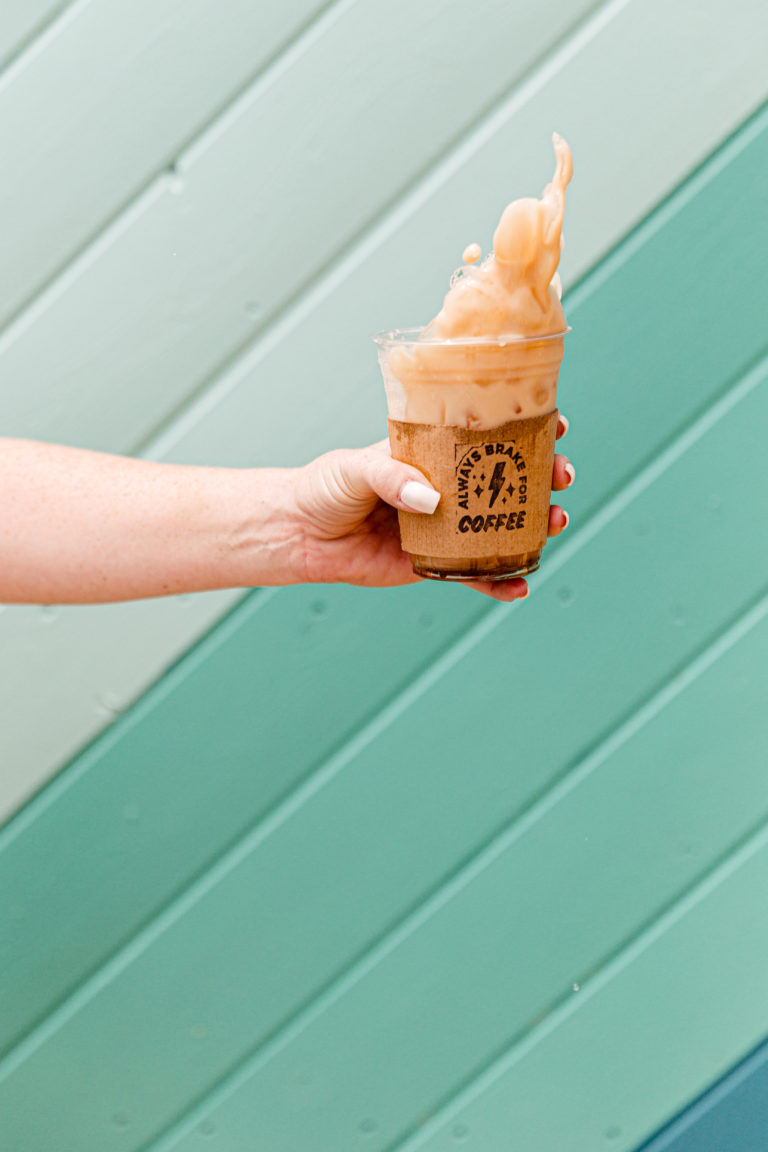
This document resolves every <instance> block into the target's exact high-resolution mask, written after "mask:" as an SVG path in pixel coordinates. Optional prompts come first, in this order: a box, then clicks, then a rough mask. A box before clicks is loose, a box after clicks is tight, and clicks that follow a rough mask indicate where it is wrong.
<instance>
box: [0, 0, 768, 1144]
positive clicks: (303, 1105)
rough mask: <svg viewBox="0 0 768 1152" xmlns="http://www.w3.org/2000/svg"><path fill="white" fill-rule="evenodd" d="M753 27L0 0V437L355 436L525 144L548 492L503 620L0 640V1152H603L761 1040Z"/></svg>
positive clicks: (375, 608) (616, 2)
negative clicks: (546, 236) (560, 464)
mask: <svg viewBox="0 0 768 1152" xmlns="http://www.w3.org/2000/svg"><path fill="white" fill-rule="evenodd" d="M746 26H749V27H750V28H751V29H752V31H753V34H752V35H750V36H745V35H744V28H745V27H746ZM660 27H663V29H664V35H663V36H660V35H659V28H660ZM761 32H762V35H761V34H760V33H761ZM766 32H768V16H766V12H765V8H764V5H763V4H762V3H757V2H756V0H752V2H747V0H729V3H728V4H727V5H726V4H725V3H724V2H720V0H718V2H715V3H712V4H710V5H708V6H707V10H706V13H702V12H701V11H700V8H699V6H698V5H695V4H693V3H692V2H691V3H686V2H682V3H680V4H675V5H674V6H669V5H667V4H666V3H661V0H644V2H642V3H641V2H640V0H612V2H609V3H604V4H594V3H587V2H583V3H580V2H577V0H558V2H557V3H553V4H550V5H547V6H544V5H538V6H532V5H523V4H521V3H519V2H517V0H515V3H512V4H510V3H508V2H505V3H501V2H500V0H483V2H482V3H480V4H478V5H474V6H472V7H471V11H470V6H468V5H458V4H456V5H448V6H446V5H445V4H444V3H440V4H438V3H437V2H436V0H434V2H432V0H428V2H424V3H421V4H419V5H416V6H414V5H412V4H411V5H408V6H406V5H404V4H403V5H402V6H401V5H400V4H399V3H394V4H393V3H392V2H391V0H390V2H389V3H387V4H384V3H383V2H378V3H377V2H375V0H357V2H356V3H354V2H352V0H336V2H335V3H330V4H317V3H316V4H312V3H310V2H309V0H304V2H300V0H290V2H289V3H284V4H281V5H280V6H279V7H278V6H277V5H268V6H267V5H253V4H251V3H246V2H245V0H225V2H223V3H222V2H219V3H216V4H214V3H213V2H212V0H193V2H189V0H187V2H186V3H182V2H181V0H153V2H151V3H150V0H138V2H136V0H134V2H132V3H129V2H128V0H90V2H88V0H77V2H75V3H72V4H62V3H57V4H51V3H47V4H45V3H42V2H38V3H36V4H29V5H22V4H19V3H11V4H9V5H6V6H4V7H3V9H2V12H1V13H0V67H2V69H3V71H2V72H0V145H1V146H2V150H3V155H4V157H6V165H5V167H6V171H7V172H9V173H10V174H11V177H10V178H9V179H7V180H4V181H3V182H2V184H1V185H0V210H2V213H3V219H4V220H5V222H6V229H5V230H4V231H5V233H6V240H5V242H4V244H5V257H4V261H3V262H2V266H0V324H2V330H1V331H0V378H1V379H2V381H3V385H2V393H1V394H0V417H1V419H2V430H3V432H4V433H5V434H11V435H22V436H35V437H37V438H40V439H51V440H65V441H67V442H70V443H78V444H83V445H89V446H93V447H100V448H104V449H110V450H114V451H121V452H128V453H134V454H141V455H145V456H148V457H152V458H158V459H160V458H162V459H171V460H178V461H186V462H193V461H194V462H198V463H205V462H209V463H222V464H236V465H243V464H259V463H263V464H272V463H287V464H290V463H299V462H301V461H303V460H306V459H309V458H310V457H311V456H312V455H314V454H316V453H317V452H319V451H322V450H324V449H326V448H329V447H332V446H334V445H339V444H354V443H364V442H366V441H369V440H373V439H377V438H379V437H380V436H381V434H382V428H383V422H384V409H383V401H382V396H381V387H380V384H379V381H378V369H377V366H376V361H375V354H374V351H373V348H372V346H371V345H370V343H369V340H368V335H369V333H370V332H372V331H375V330H376V329H378V328H382V327H385V326H388V325H393V324H408V323H417V322H419V321H421V320H425V319H427V318H428V317H429V315H430V314H431V313H433V312H434V311H435V309H436V305H437V302H439V300H440V298H441V295H442V292H443V291H444V286H445V283H446V281H447V278H448V275H449V274H450V271H451V269H452V268H453V266H454V265H455V264H456V263H457V262H458V260H459V257H460V253H461V250H462V248H463V246H464V244H465V243H466V242H468V241H469V240H474V239H477V240H478V241H480V242H481V243H482V245H483V247H484V248H487V246H488V244H489V243H490V235H491V233H492V229H493V226H494V223H495V221H496V219H497V217H498V213H499V210H500V207H501V206H503V204H504V203H506V202H507V200H509V199H510V198H511V197H513V196H516V195H520V194H526V193H535V192H537V191H539V190H540V188H541V186H542V185H543V183H544V182H545V181H546V180H547V179H548V176H549V170H550V166H551V157H550V145H549V135H550V132H551V130H552V129H553V128H557V129H558V130H559V131H560V132H562V133H563V134H564V135H565V136H566V137H567V139H568V140H569V142H570V143H571V145H572V148H573V151H574V157H575V162H576V176H575V181H574V185H573V189H572V193H573V194H572V197H571V200H570V203H569V208H568V214H567V217H566V238H567V247H566V254H565V259H564V278H565V281H566V290H567V291H566V307H567V312H568V317H569V320H570V323H571V324H572V326H573V330H574V331H573V335H572V336H571V337H570V338H569V343H568V348H567V355H566V360H565V364H564V368H563V375H562V408H563V410H564V411H565V412H566V413H567V414H568V416H569V417H570V420H571V431H570V432H569V434H568V439H567V441H566V445H567V450H568V452H569V455H570V456H571V457H572V458H573V459H574V461H575V464H576V468H577V471H578V483H577V485H576V487H575V488H574V490H573V492H572V493H570V492H569V493H568V496H567V499H566V500H564V503H565V504H566V506H567V508H568V510H569V512H570V514H571V525H570V527H569V529H568V532H567V533H565V534H564V536H563V537H562V539H560V540H558V541H557V542H553V544H551V545H550V546H549V547H548V549H547V553H546V554H545V563H544V564H543V567H542V570H541V572H540V573H539V574H538V575H537V576H536V577H535V578H534V579H533V580H532V581H531V584H532V589H533V594H532V596H531V597H530V598H529V600H528V601H526V602H525V603H523V604H517V605H511V606H500V605H496V604H494V603H492V602H491V601H489V600H486V599H484V598H481V597H479V596H474V595H471V594H470V593H467V592H466V591H465V590H464V589H460V588H456V587H446V586H437V585H434V584H424V585H421V586H418V587H411V588H408V589H401V590H391V591H381V592H378V591H376V592H370V591H362V590H355V589H350V588H344V587H306V588H293V589H285V590H276V591H259V590H257V591H254V592H251V593H248V594H245V593H243V592H232V593H225V594H217V595H212V596H198V597H188V598H173V599H169V600H163V601H157V602H145V603H139V604H132V605H114V606H106V607H100V608H93V609H89V608H77V609H61V608H57V607H56V606H46V607H30V608H11V607H7V608H5V609H4V610H0V766H1V767H2V772H1V773H0V812H2V814H3V815H4V817H5V820H6V823H5V826H4V828H3V829H1V830H0V909H2V920H1V921H0V1118H2V1119H1V1120H0V1148H1V1149H2V1152H6V1148H7V1149H8V1152H112V1150H113V1149H114V1150H115V1152H119V1150H130V1152H140V1150H141V1152H166V1150H170V1149H174V1150H179V1152H182V1150H183V1152H194V1150H196V1149H198V1148H200V1149H204V1148H206V1147H209V1148H211V1149H212V1150H214V1149H215V1150H217V1152H241V1150H242V1152H245V1150H251V1149H256V1150H258V1152H262V1150H264V1152H283V1150H284V1152H325V1150H328V1152H348V1150H350V1152H354V1150H356V1149H360V1150H361V1152H366V1150H371V1152H374V1150H379V1152H385V1150H386V1152H412V1150H413V1152H415V1150H416V1149H420V1150H421V1149H424V1150H428V1152H438V1150H443V1149H445V1150H446V1152H448V1150H453V1149H460V1148H466V1149H473V1150H474V1152H504V1150H506V1149H509V1150H510V1152H518V1150H519V1149H532V1148H542V1149H553V1150H554V1149H557V1152H597V1150H600V1149H606V1152H631V1150H633V1149H636V1148H637V1147H638V1146H639V1145H640V1144H641V1143H642V1142H643V1141H645V1140H647V1139H648V1138H649V1137H650V1136H651V1135H652V1134H653V1133H654V1132H655V1131H656V1130H657V1129H658V1128H659V1127H660V1126H661V1125H663V1124H664V1123H665V1122H666V1121H668V1120H669V1119H670V1118H671V1117H672V1116H674V1115H675V1114H676V1113H678V1112H679V1111H680V1110H681V1109H682V1108H684V1107H685V1106H686V1104H688V1103H689V1102H690V1101H691V1100H693V1099H694V1098H695V1097H697V1096H698V1095H699V1094H700V1093H701V1092H702V1091H703V1090H704V1089H706V1088H707V1086H708V1085H709V1084H711V1083H712V1082H713V1081H714V1080H716V1079H717V1078H718V1077H719V1076H721V1075H722V1074H723V1073H724V1072H725V1071H727V1069H728V1068H730V1067H731V1066H732V1065H733V1064H735V1063H736V1062H737V1061H738V1060H740V1059H741V1058H742V1057H743V1056H744V1055H745V1054H746V1053H747V1052H749V1051H750V1050H751V1049H752V1048H754V1046H755V1045H756V1044H758V1043H759V1042H760V1041H761V1040H763V1039H764V1038H765V1037H766V1036H768V969H766V966H765V964H764V956H765V951H766V947H767V946H768V924H767V923H766V921H765V917H764V905H765V897H764V893H765V890H766V883H767V882H768V788H767V787H766V783H765V780H766V772H765V769H766V760H767V759H768V757H767V756H766V746H767V742H766V736H768V719H767V718H766V708H765V697H766V692H765V671H764V670H765V666H766V657H768V619H766V614H767V611H768V599H767V598H766V593H767V592H768V581H767V578H766V559H767V558H768V554H767V552H766V546H765V537H764V534H763V532H762V531H761V530H760V527H761V524H762V523H763V521H764V519H765V512H766V502H765V499H764V498H763V497H762V495H761V493H762V489H763V471H764V469H763V463H762V455H761V445H762V438H763V437H762V432H763V428H764V426H765V422H766V419H767V418H768V389H766V386H765V385H766V378H767V377H768V360H767V359H766V357H767V355H768V329H767V328H766V324H765V303H764V302H765V291H764V286H763V281H764V270H765V254H766V252H767V251H768V214H766V211H765V205H766V201H765V181H766V175H767V174H768V106H767V105H766V99H767V98H768V84H767V83H766V80H765V72H764V62H763V55H764V43H765V33H766ZM31 126H34V130H32V127H31ZM287 426H290V427H291V428H292V434H291V438H290V441H288V442H287V441H286V439H285V436H284V435H283V430H284V428H285V427H287Z"/></svg>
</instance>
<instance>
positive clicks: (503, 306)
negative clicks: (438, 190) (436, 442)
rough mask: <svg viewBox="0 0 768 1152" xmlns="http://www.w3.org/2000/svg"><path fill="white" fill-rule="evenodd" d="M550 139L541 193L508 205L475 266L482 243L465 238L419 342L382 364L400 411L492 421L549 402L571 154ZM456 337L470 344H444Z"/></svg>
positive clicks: (462, 421) (558, 347) (470, 423)
mask: <svg viewBox="0 0 768 1152" xmlns="http://www.w3.org/2000/svg"><path fill="white" fill-rule="evenodd" d="M552 139H553V144H554V148H555V157H556V167H555V174H554V177H553V179H552V182H551V184H548V185H547V187H546V188H545V189H544V191H543V193H542V196H541V199H540V200H536V199H534V198H532V197H529V198H525V199H521V200H514V201H513V202H512V203H511V204H508V205H507V207H506V208H505V209H504V212H503V213H502V217H501V220H500V221H499V224H498V227H497V229H496V232H495V233H494V237H493V252H492V253H491V254H490V255H489V256H487V257H486V259H485V260H483V261H482V263H480V264H478V263H476V262H477V261H478V260H479V258H480V255H481V251H480V246H479V245H478V244H470V245H469V246H468V247H467V248H466V249H465V251H464V255H463V259H464V261H465V263H464V265H463V267H462V268H460V269H459V270H458V271H457V272H455V273H454V274H453V277H452V278H451V287H450V290H449V291H448V293H447V295H446V297H445V300H444V301H443V307H442V309H441V310H440V312H439V313H438V314H437V316H436V317H435V318H434V320H433V321H432V323H431V324H428V325H427V327H426V328H425V329H424V331H423V333H422V335H421V337H420V338H419V340H418V341H416V342H414V343H411V344H409V345H400V346H394V347H392V348H391V351H390V354H389V358H388V364H387V365H386V366H385V365H383V367H385V379H387V377H389V380H388V384H389V385H390V386H392V389H393V391H394V392H396V393H398V392H399V393H400V395H399V397H398V396H392V397H391V399H394V400H395V401H396V403H395V407H396V408H398V409H401V412H400V413H398V412H395V411H393V410H392V408H393V406H392V404H390V415H391V416H394V417H395V418H396V419H401V420H405V421H410V422H412V423H416V424H451V425H458V426H460V427H465V428H495V427H498V426H499V425H501V424H505V423H506V422H507V421H508V420H514V419H522V418H523V417H528V416H538V415H542V414H543V413H546V412H551V411H552V410H553V409H554V407H555V400H556V392H557V374H558V370H559V367H560V361H561V360H562V356H563V334H564V333H565V330H566V328H567V324H566V320H565V315H564V313H563V308H562V304H561V303H560V294H561V289H560V280H559V277H558V275H557V266H558V263H559V261H560V253H561V250H562V246H563V235H562V226H563V211H564V208H565V189H566V185H567V184H568V183H569V181H570V179H571V175H572V173H573V161H572V159H571V151H570V148H569V147H568V145H567V144H566V142H565V140H563V139H562V137H560V136H558V135H557V133H555V134H554V135H553V138H552ZM535 337H540V338H542V339H538V340H535V339H533V340H532V338H535ZM478 338H484V339H483V340H482V342H477V341H478ZM521 339H522V340H525V342H524V343H523V342H521ZM462 340H469V341H470V343H465V344H461V343H459V344H445V343H442V341H462ZM473 340H474V341H475V343H472V342H471V341H473ZM438 341H439V342H438ZM388 390H389V389H388ZM398 399H399V403H398V402H397V400H398Z"/></svg>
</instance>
